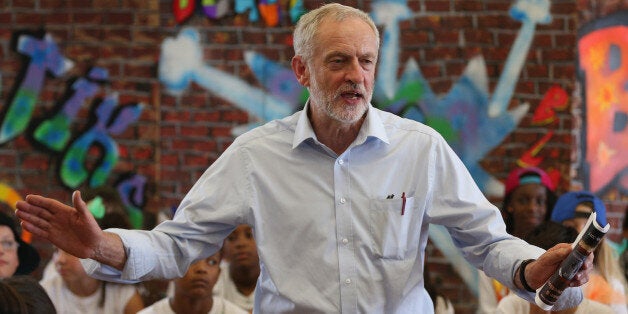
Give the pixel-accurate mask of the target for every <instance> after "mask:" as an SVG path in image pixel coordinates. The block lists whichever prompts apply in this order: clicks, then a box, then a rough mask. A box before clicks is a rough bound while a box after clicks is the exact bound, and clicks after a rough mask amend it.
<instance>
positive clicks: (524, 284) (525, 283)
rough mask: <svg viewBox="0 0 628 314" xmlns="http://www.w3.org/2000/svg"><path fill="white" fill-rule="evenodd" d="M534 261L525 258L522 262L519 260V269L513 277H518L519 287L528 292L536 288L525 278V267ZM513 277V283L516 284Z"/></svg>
mask: <svg viewBox="0 0 628 314" xmlns="http://www.w3.org/2000/svg"><path fill="white" fill-rule="evenodd" d="M534 261H536V260H535V259H527V260H525V261H523V262H521V265H519V270H518V272H517V274H516V275H515V278H516V279H518V281H519V284H520V285H521V288H523V289H525V290H526V291H528V292H536V290H535V289H534V288H532V287H531V286H530V285H529V284H528V281H527V280H526V276H525V274H526V267H527V266H528V265H529V264H530V263H532V262H534ZM516 279H515V285H516V284H517V280H516Z"/></svg>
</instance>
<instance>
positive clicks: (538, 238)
mask: <svg viewBox="0 0 628 314" xmlns="http://www.w3.org/2000/svg"><path fill="white" fill-rule="evenodd" d="M577 236H578V231H576V229H574V228H572V227H566V226H563V225H561V224H560V223H557V222H553V221H544V222H542V223H541V224H539V225H538V226H537V227H535V228H534V229H533V230H532V232H530V233H528V234H527V235H526V237H525V238H524V240H526V241H527V242H528V243H530V244H533V245H536V246H538V247H540V248H543V249H546V250H548V249H550V248H551V247H553V246H554V245H556V244H558V243H573V242H574V241H575V240H576V237H577ZM495 313H496V314H537V313H539V314H540V313H560V314H586V313H591V314H592V313H595V314H613V313H615V312H614V311H613V309H612V308H611V307H610V306H608V305H606V304H602V303H600V302H597V301H594V300H591V299H589V298H586V297H585V298H584V299H583V300H582V302H581V303H580V305H578V306H577V307H575V308H571V309H567V310H562V311H556V312H554V311H545V310H543V309H541V308H540V307H538V306H537V305H536V304H533V303H530V302H528V301H526V300H524V299H522V298H519V297H517V295H515V294H514V293H511V294H509V295H507V296H505V297H504V298H502V299H501V300H500V301H499V303H498V305H497V309H496V311H495Z"/></svg>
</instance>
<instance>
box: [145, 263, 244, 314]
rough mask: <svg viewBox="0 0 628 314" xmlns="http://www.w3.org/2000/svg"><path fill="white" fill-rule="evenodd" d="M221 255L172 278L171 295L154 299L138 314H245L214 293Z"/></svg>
mask: <svg viewBox="0 0 628 314" xmlns="http://www.w3.org/2000/svg"><path fill="white" fill-rule="evenodd" d="M221 254H222V253H221V252H218V253H216V254H214V255H212V256H210V257H208V258H205V259H202V260H199V261H196V262H195V263H193V264H192V265H190V268H189V269H188V271H187V272H186V273H185V276H184V277H182V278H179V279H175V280H173V283H174V292H173V296H172V297H166V298H164V299H161V300H159V301H157V302H155V303H154V304H152V305H151V306H149V307H147V308H145V309H143V310H141V311H140V312H139V314H174V313H177V314H183V313H185V314H246V313H247V311H245V310H244V309H242V308H240V307H238V306H237V305H235V304H233V303H231V302H229V301H227V300H225V299H223V298H222V297H220V296H215V295H213V289H214V286H215V284H216V281H217V280H218V276H219V275H220V273H221V269H220V259H221Z"/></svg>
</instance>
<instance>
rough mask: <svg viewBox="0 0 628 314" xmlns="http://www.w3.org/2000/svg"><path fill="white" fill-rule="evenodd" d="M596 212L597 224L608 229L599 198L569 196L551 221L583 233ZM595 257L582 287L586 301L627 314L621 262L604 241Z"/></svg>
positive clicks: (558, 205) (563, 197) (560, 200)
mask: <svg viewBox="0 0 628 314" xmlns="http://www.w3.org/2000/svg"><path fill="white" fill-rule="evenodd" d="M594 211H595V213H596V214H597V216H596V217H597V221H598V223H599V224H600V225H601V226H605V225H606V223H607V222H606V206H604V203H603V202H602V200H601V199H600V198H598V197H597V196H595V195H594V194H593V193H591V192H588V191H579V192H567V193H565V194H563V195H561V196H560V198H558V201H557V202H556V206H554V210H553V212H552V221H556V222H559V223H562V224H563V225H565V226H568V227H572V228H575V229H576V230H577V231H578V232H580V231H581V230H582V228H583V227H584V225H585V224H586V222H587V220H588V219H589V215H591V213H592V212H594ZM594 254H595V259H594V260H593V265H594V271H593V273H592V274H591V276H589V282H588V283H586V284H585V285H584V286H583V287H582V288H583V292H584V295H585V297H587V298H590V299H592V300H596V301H599V302H601V303H604V304H608V305H610V306H611V307H612V308H613V310H615V312H616V313H618V314H625V313H628V308H627V307H626V280H625V278H624V274H623V272H622V270H621V267H620V265H619V261H618V260H617V259H616V258H615V257H614V256H613V249H612V248H611V247H610V246H609V245H608V244H607V243H606V241H605V240H604V239H602V242H601V243H600V244H599V245H598V247H597V248H596V250H595V252H594Z"/></svg>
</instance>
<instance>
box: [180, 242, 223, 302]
mask: <svg viewBox="0 0 628 314" xmlns="http://www.w3.org/2000/svg"><path fill="white" fill-rule="evenodd" d="M220 254H221V253H220V252H218V253H216V254H214V255H212V256H210V257H208V258H205V259H202V260H200V261H196V262H195V263H194V264H192V265H190V268H189V269H188V271H187V273H185V276H183V277H182V278H179V279H176V280H175V281H174V284H175V294H180V295H185V296H191V297H211V296H212V291H213V290H214V285H215V284H216V281H217V280H218V276H219V275H220V258H221V256H220Z"/></svg>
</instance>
